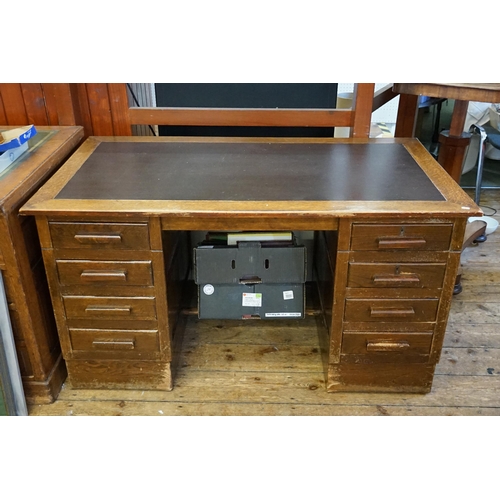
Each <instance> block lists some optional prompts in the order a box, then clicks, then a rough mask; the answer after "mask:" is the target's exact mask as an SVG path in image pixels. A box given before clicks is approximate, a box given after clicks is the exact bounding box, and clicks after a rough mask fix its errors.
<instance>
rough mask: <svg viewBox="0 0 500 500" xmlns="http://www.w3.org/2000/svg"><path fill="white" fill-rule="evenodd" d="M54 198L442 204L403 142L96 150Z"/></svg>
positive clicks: (120, 145)
mask: <svg viewBox="0 0 500 500" xmlns="http://www.w3.org/2000/svg"><path fill="white" fill-rule="evenodd" d="M408 178H411V183H410V182H407V179H408ZM57 198H60V199H62V198H65V199H82V198H91V199H103V200H113V199H126V200H234V201H259V200H261V201H264V200H276V201H281V200H293V201H295V200H296V201H298V200H303V201H311V200H316V201H326V200H338V201H342V200H363V201H368V200H380V201H392V200H429V201H431V200H432V201H437V200H444V198H443V197H442V195H441V194H440V193H439V191H438V190H437V189H436V188H435V187H434V185H433V184H432V182H431V181H430V180H429V178H428V177H427V176H426V175H425V173H424V172H423V171H422V169H421V168H420V167H419V165H418V163H417V162H416V161H415V160H414V159H413V158H412V156H411V155H410V154H409V153H408V152H407V150H406V149H405V148H404V146H403V145H401V144H275V143H272V144H193V143H154V142H148V143H128V142H111V143H102V144H99V146H98V147H97V149H96V150H95V151H94V153H93V154H92V155H91V156H90V158H89V159H88V160H87V161H86V162H85V163H84V165H83V166H82V168H81V169H80V170H79V172H78V173H77V174H76V175H75V176H74V177H73V179H72V180H71V181H70V182H69V183H68V184H67V185H66V186H65V187H64V189H63V190H62V191H61V192H60V193H59V194H58V195H57Z"/></svg>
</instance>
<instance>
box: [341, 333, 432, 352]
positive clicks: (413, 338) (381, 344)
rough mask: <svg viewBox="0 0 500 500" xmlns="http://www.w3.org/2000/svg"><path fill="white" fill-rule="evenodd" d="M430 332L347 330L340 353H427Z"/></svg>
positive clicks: (429, 348) (429, 346) (430, 342)
mask: <svg viewBox="0 0 500 500" xmlns="http://www.w3.org/2000/svg"><path fill="white" fill-rule="evenodd" d="M431 344H432V332H424V333H422V332H417V333H412V332H408V333H398V332H377V333H371V332H349V333H345V334H344V336H343V339H342V353H344V354H367V355H377V354H383V353H410V352H413V353H418V354H429V352H430V350H431Z"/></svg>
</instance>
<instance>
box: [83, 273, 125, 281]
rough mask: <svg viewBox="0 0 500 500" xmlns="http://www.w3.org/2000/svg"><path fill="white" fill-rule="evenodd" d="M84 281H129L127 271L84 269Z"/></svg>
mask: <svg viewBox="0 0 500 500" xmlns="http://www.w3.org/2000/svg"><path fill="white" fill-rule="evenodd" d="M80 278H81V280H82V281H127V273H126V271H82V272H81V274H80Z"/></svg>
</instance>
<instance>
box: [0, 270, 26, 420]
mask: <svg viewBox="0 0 500 500" xmlns="http://www.w3.org/2000/svg"><path fill="white" fill-rule="evenodd" d="M0 382H1V386H2V389H3V394H4V396H5V405H6V407H7V413H8V414H9V415H17V416H27V415H28V408H27V406H26V399H25V397H24V389H23V382H22V379H21V372H20V371H19V363H18V361H17V354H16V347H15V344H14V335H13V332H12V325H11V323H10V316H9V307H8V304H7V297H6V295H5V288H4V284H3V277H2V272H1V271H0Z"/></svg>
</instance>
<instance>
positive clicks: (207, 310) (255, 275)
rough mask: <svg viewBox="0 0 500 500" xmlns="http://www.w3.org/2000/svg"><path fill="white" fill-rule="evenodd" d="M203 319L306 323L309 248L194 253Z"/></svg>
mask: <svg viewBox="0 0 500 500" xmlns="http://www.w3.org/2000/svg"><path fill="white" fill-rule="evenodd" d="M194 276H195V283H196V284H197V285H198V316H199V318H200V319H209V318H210V319H284V318H288V319H289V318H304V311H305V291H304V289H305V281H306V249H305V247H303V246H297V245H293V244H290V245H283V246H277V245H269V246H268V245H266V244H261V243H260V242H245V243H242V242H240V243H239V244H238V245H237V246H225V245H214V246H206V245H202V246H199V247H197V248H195V249H194Z"/></svg>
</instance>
